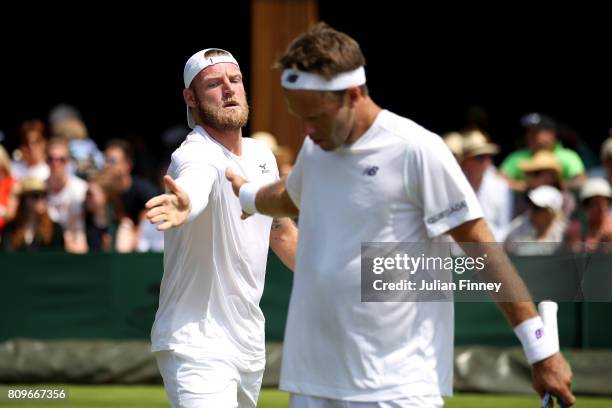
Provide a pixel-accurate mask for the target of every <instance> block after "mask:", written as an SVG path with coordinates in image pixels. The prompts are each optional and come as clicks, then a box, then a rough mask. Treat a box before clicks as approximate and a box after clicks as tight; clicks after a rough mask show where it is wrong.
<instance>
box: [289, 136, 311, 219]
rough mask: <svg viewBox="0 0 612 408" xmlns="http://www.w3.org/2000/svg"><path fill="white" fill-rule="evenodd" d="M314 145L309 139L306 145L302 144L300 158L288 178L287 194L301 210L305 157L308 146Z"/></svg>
mask: <svg viewBox="0 0 612 408" xmlns="http://www.w3.org/2000/svg"><path fill="white" fill-rule="evenodd" d="M309 143H312V142H311V141H310V139H309V138H305V139H304V143H303V144H302V148H301V149H300V152H299V153H298V157H297V159H296V160H295V164H294V165H293V168H292V169H291V172H290V173H289V175H288V176H287V181H286V188H287V193H289V197H291V200H292V201H293V204H295V206H296V207H297V208H300V202H301V200H302V178H303V173H304V156H305V155H306V150H307V149H308V148H309V147H308V146H307V145H308V144H309Z"/></svg>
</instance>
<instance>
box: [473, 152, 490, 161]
mask: <svg viewBox="0 0 612 408" xmlns="http://www.w3.org/2000/svg"><path fill="white" fill-rule="evenodd" d="M489 157H491V155H489V154H478V155H476V156H474V159H476V160H478V161H479V162H481V163H482V162H484V161H485V160H487V159H488V158H489Z"/></svg>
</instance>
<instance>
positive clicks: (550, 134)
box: [501, 113, 585, 191]
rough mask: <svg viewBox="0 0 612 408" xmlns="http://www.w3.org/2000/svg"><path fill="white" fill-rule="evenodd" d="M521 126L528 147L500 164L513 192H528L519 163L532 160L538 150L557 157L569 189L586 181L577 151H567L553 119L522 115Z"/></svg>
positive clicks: (511, 154)
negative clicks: (558, 136)
mask: <svg viewBox="0 0 612 408" xmlns="http://www.w3.org/2000/svg"><path fill="white" fill-rule="evenodd" d="M520 123H521V126H522V127H523V128H524V129H525V145H526V147H525V148H523V149H519V150H516V151H514V152H512V153H510V155H509V156H508V157H506V159H505V160H504V161H503V162H502V164H501V172H502V174H504V176H506V177H507V178H508V179H509V180H510V184H511V186H512V188H513V189H515V190H518V191H524V190H525V188H526V183H525V174H524V172H523V171H522V170H521V168H520V167H519V162H521V161H522V160H525V159H529V158H531V157H532V156H533V155H534V154H535V152H537V151H539V150H546V151H549V152H552V153H553V154H554V156H555V157H556V158H557V160H558V161H559V163H560V164H561V177H562V180H563V181H564V182H566V183H568V187H570V188H575V187H576V186H579V184H580V183H581V182H582V181H584V178H585V177H584V164H583V163H582V160H581V159H580V156H578V154H577V153H576V152H575V151H573V150H571V149H566V148H564V147H563V146H562V145H561V143H560V142H559V141H558V140H557V124H556V123H555V121H554V119H552V118H551V117H549V116H547V115H544V114H541V113H530V114H528V115H525V116H523V117H522V118H521V121H520Z"/></svg>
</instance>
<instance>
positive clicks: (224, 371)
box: [155, 351, 265, 408]
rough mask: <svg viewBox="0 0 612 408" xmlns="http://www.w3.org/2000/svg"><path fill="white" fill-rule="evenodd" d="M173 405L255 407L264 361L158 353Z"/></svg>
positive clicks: (184, 407) (190, 407) (180, 407)
mask: <svg viewBox="0 0 612 408" xmlns="http://www.w3.org/2000/svg"><path fill="white" fill-rule="evenodd" d="M155 358H156V359H157V365H158V367H159V371H160V373H161V375H162V378H163V380H164V388H165V389H166V393H167V394H168V400H169V401H170V404H171V405H172V408H196V407H197V408H237V407H238V408H255V407H256V406H257V398H258V397H259V391H260V389H261V381H262V379H263V372H264V368H265V361H263V360H257V361H241V360H239V359H235V358H229V357H206V358H198V359H196V358H192V357H189V356H186V355H183V354H180V353H176V352H174V351H160V352H156V353H155Z"/></svg>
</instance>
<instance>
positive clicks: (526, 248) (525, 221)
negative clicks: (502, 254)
mask: <svg viewBox="0 0 612 408" xmlns="http://www.w3.org/2000/svg"><path fill="white" fill-rule="evenodd" d="M527 199H528V204H529V207H528V209H527V211H525V213H523V214H521V215H519V216H518V217H517V218H515V219H514V220H513V221H512V223H511V225H510V231H509V232H508V236H507V238H506V241H505V244H504V246H505V248H506V251H508V252H509V253H512V254H515V255H545V254H551V253H554V252H556V251H557V249H559V248H560V246H561V243H562V242H563V236H564V234H565V230H566V227H567V221H566V218H565V215H564V214H563V212H562V211H561V207H562V205H563V195H562V194H561V191H559V190H558V189H557V188H555V187H553V186H548V185H543V186H540V187H538V188H535V189H533V190H531V191H530V192H528V193H527Z"/></svg>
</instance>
